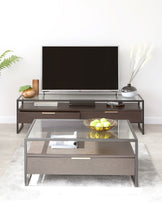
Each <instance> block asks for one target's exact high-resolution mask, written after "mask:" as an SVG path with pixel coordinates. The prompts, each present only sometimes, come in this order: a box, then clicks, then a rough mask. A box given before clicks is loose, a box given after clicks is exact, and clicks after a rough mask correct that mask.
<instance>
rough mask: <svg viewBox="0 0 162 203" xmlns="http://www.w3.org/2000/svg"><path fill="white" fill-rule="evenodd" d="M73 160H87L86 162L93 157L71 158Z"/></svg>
mask: <svg viewBox="0 0 162 203" xmlns="http://www.w3.org/2000/svg"><path fill="white" fill-rule="evenodd" d="M71 159H85V160H89V159H91V157H71Z"/></svg>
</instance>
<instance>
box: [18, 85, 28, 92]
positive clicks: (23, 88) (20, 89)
mask: <svg viewBox="0 0 162 203" xmlns="http://www.w3.org/2000/svg"><path fill="white" fill-rule="evenodd" d="M29 88H31V85H25V86H21V87H20V88H19V92H22V91H24V90H27V89H29Z"/></svg>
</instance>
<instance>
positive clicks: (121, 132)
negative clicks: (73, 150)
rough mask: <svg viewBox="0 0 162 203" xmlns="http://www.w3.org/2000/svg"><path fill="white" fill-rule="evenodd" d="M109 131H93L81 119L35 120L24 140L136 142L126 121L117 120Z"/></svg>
mask: <svg viewBox="0 0 162 203" xmlns="http://www.w3.org/2000/svg"><path fill="white" fill-rule="evenodd" d="M117 122H118V124H117V126H115V127H114V128H112V129H110V130H109V131H94V130H91V129H90V128H89V127H87V126H85V125H84V120H82V119H36V120H34V121H33V123H32V125H31V127H30V129H29V131H28V134H27V136H26V138H25V139H26V140H28V141H29V140H30V141H44V140H45V141H46V140H58V141H74V140H75V141H95V142H96V141H97V142H98V141H102V142H108V141H117V142H118V141H136V140H137V138H136V135H135V133H134V131H133V129H132V127H131V124H130V122H129V121H127V120H118V121H117Z"/></svg>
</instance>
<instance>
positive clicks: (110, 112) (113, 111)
mask: <svg viewBox="0 0 162 203" xmlns="http://www.w3.org/2000/svg"><path fill="white" fill-rule="evenodd" d="M105 113H119V112H118V111H105Z"/></svg>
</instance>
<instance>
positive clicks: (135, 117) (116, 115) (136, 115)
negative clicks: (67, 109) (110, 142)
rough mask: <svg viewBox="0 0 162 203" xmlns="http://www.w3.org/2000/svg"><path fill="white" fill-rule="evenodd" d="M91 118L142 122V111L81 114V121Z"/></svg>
mask: <svg viewBox="0 0 162 203" xmlns="http://www.w3.org/2000/svg"><path fill="white" fill-rule="evenodd" d="M90 118H110V119H118V120H122V119H123V120H129V121H130V122H142V112H141V111H118V110H112V111H96V112H81V119H90Z"/></svg>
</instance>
